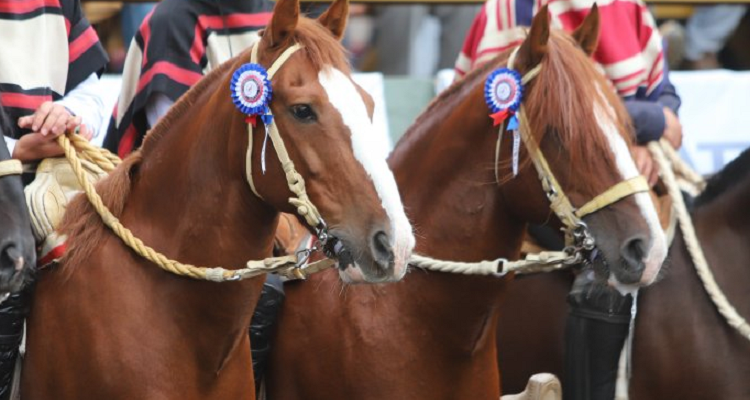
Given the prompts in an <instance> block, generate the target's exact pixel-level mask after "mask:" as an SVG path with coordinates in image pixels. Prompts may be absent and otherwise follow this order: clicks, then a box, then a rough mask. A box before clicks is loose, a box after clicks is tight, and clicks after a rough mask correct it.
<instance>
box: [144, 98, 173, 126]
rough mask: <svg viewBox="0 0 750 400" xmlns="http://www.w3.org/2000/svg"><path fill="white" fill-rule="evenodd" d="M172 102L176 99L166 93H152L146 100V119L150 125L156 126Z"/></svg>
mask: <svg viewBox="0 0 750 400" xmlns="http://www.w3.org/2000/svg"><path fill="white" fill-rule="evenodd" d="M172 104H174V101H172V99H170V98H169V97H167V95H165V94H164V93H159V92H157V93H154V94H152V95H151V96H150V97H149V98H148V102H146V120H147V121H148V126H150V127H152V128H153V127H154V126H156V123H157V122H159V120H160V119H161V117H163V116H164V114H166V113H167V111H169V108H170V107H172Z"/></svg>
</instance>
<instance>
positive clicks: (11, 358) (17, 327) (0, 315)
mask: <svg viewBox="0 0 750 400" xmlns="http://www.w3.org/2000/svg"><path fill="white" fill-rule="evenodd" d="M30 296H31V288H26V289H24V290H23V291H22V292H20V293H16V294H14V295H11V296H10V297H8V299H7V300H5V301H4V302H3V303H2V304H0V400H8V399H9V398H10V391H11V383H12V381H13V372H14V371H15V367H16V359H17V358H18V351H19V348H18V347H19V346H20V345H21V339H23V323H24V320H25V319H26V316H27V315H28V313H29V298H30Z"/></svg>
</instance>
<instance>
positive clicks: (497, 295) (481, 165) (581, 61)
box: [267, 8, 665, 400]
mask: <svg viewBox="0 0 750 400" xmlns="http://www.w3.org/2000/svg"><path fill="white" fill-rule="evenodd" d="M597 25H598V13H597V12H596V11H592V12H591V13H590V17H589V18H587V19H586V21H585V22H584V23H583V24H582V26H581V27H579V29H578V30H577V31H576V33H575V37H576V39H577V41H578V43H580V44H581V46H583V47H584V48H585V49H586V50H590V49H592V48H593V47H592V45H594V46H595V44H596V40H597V36H598V29H595V28H596V27H597ZM509 53H510V50H509V51H506V52H505V53H503V54H502V55H500V56H498V58H497V59H495V60H494V61H492V62H490V63H489V64H487V65H485V66H484V67H482V68H480V69H478V70H475V71H474V72H472V73H470V74H469V75H467V76H466V77H465V78H464V79H463V80H461V81H459V82H457V83H455V84H454V85H453V86H452V87H451V88H449V89H447V90H446V91H445V92H444V93H443V94H441V95H440V96H439V97H438V98H437V99H436V100H435V101H434V102H433V103H432V104H431V105H430V106H428V108H427V110H426V111H425V112H424V113H423V114H422V116H421V117H420V118H419V119H418V120H417V121H416V123H415V124H414V125H413V126H412V127H411V128H410V129H409V131H408V132H407V133H406V135H405V136H404V137H403V138H402V139H401V140H400V142H399V143H398V145H397V146H396V149H395V150H394V152H393V154H392V155H391V157H390V159H389V163H390V165H391V167H392V169H393V171H394V174H395V175H396V181H397V182H398V184H399V188H400V189H401V194H402V197H403V199H404V204H405V206H406V207H407V210H409V212H410V217H411V218H412V219H413V222H414V224H415V226H416V229H417V233H418V235H417V236H418V242H417V249H418V250H419V252H420V253H421V254H425V255H429V256H431V257H440V258H442V259H446V260H461V261H478V260H487V259H496V258H499V257H505V258H508V259H515V258H517V257H518V256H519V252H520V247H521V241H522V239H523V233H524V230H525V228H526V225H527V223H529V222H543V221H545V220H547V219H548V218H554V217H551V215H550V205H549V202H548V200H547V198H546V196H545V193H544V191H543V190H542V188H541V185H540V183H539V180H538V178H537V172H536V171H535V170H534V168H533V167H530V166H529V164H530V163H529V160H528V154H527V152H526V150H525V149H526V146H523V147H522V151H521V163H520V170H519V173H518V176H516V177H515V178H510V176H512V173H511V169H512V168H511V163H510V162H503V163H502V165H500V166H499V168H500V171H499V172H500V173H501V176H508V178H506V179H502V182H500V184H499V185H498V182H497V181H496V177H495V171H494V169H495V165H494V160H495V140H496V138H497V134H498V131H497V127H493V124H492V120H491V119H490V118H488V116H487V114H488V109H487V106H486V105H485V100H484V86H485V80H486V78H487V76H488V74H489V73H490V71H492V70H494V69H495V68H498V67H501V66H505V65H506V64H507V63H508V57H509ZM540 63H541V72H540V73H539V75H538V76H537V77H536V78H535V79H533V80H531V81H530V82H529V84H528V85H527V86H526V88H525V90H526V91H525V95H524V96H525V100H524V104H525V106H526V107H527V111H528V114H527V115H529V120H530V121H531V130H530V132H531V135H533V139H531V140H534V141H535V142H536V143H538V144H539V146H540V147H541V150H542V152H543V153H544V154H545V155H546V158H547V160H549V163H550V166H551V169H552V171H554V172H555V174H556V175H557V176H558V177H559V181H560V185H561V186H562V187H563V188H564V189H565V191H566V193H569V194H570V197H571V199H572V201H573V203H574V204H577V205H581V204H583V203H584V202H586V201H588V200H589V199H591V198H593V197H594V196H596V195H597V194H598V193H601V192H603V191H604V190H605V189H606V188H608V187H611V186H612V185H613V184H615V183H617V182H620V181H621V180H622V179H623V178H629V177H631V176H635V175H637V173H636V172H635V171H636V169H635V165H634V163H633V160H632V158H631V156H630V154H629V152H628V145H627V143H629V141H630V139H629V137H630V132H629V131H628V130H627V129H625V128H624V127H623V124H622V122H624V121H625V119H624V118H625V117H624V115H625V114H624V111H623V109H622V107H621V106H619V105H615V106H613V107H614V108H609V106H607V105H606V104H616V103H617V97H616V95H615V94H614V93H613V92H612V91H611V90H610V89H609V86H608V85H607V84H606V83H605V81H604V80H603V77H602V76H601V74H600V73H598V72H597V71H596V70H595V68H594V66H593V64H592V63H591V62H590V61H589V60H588V58H587V55H586V54H585V53H584V52H583V51H581V50H580V49H579V48H577V43H576V41H574V40H573V39H571V38H570V37H569V36H567V35H565V34H563V33H561V32H550V28H549V21H548V15H547V12H546V8H545V9H542V11H540V12H539V13H538V14H537V17H535V19H534V21H533V24H532V27H531V30H530V32H529V34H528V37H527V38H526V39H525V41H524V42H523V44H522V45H521V46H520V48H519V49H518V53H517V58H516V63H515V64H514V65H515V68H516V69H517V70H519V72H520V73H521V74H525V73H526V72H527V71H529V70H531V69H532V68H534V67H535V66H537V65H539V64H540ZM511 136H512V135H505V137H504V138H503V142H502V146H501V155H500V158H501V159H503V160H508V159H510V158H511V157H512V156H511V152H512V148H513V144H512V138H511ZM592 172H593V174H592ZM656 218H657V217H656V211H655V209H654V205H653V203H652V202H651V200H650V198H649V197H648V195H647V194H645V193H639V194H636V195H634V196H630V197H626V198H624V199H622V200H621V201H619V202H617V203H615V204H612V205H610V206H609V207H607V208H606V209H605V210H602V211H600V212H597V213H595V214H592V215H590V216H588V217H586V218H585V220H586V223H587V224H588V226H589V227H591V228H592V233H593V235H594V236H595V238H596V241H597V243H598V244H599V245H600V246H601V252H602V253H603V254H604V256H605V257H606V258H607V259H609V260H616V261H617V262H612V263H611V264H610V265H611V266H612V271H611V272H612V274H614V275H615V276H616V277H615V278H613V280H620V279H621V280H620V283H622V284H632V285H635V284H639V283H648V282H649V281H650V280H651V279H652V277H653V276H655V275H654V274H656V272H657V271H658V268H659V267H660V264H661V262H662V261H663V257H664V255H665V254H664V253H660V252H662V251H663V250H664V242H665V240H664V237H663V235H662V234H661V231H654V230H653V229H651V228H650V227H651V226H653V225H652V224H658V221H656ZM558 223H559V222H558ZM634 240H636V241H637V242H636V245H635V246H632V245H628V243H630V244H632V243H633V241H634ZM641 246H643V248H641ZM634 247H636V248H637V250H638V251H637V252H638V254H631V253H628V251H631V250H633V248H634ZM641 250H642V252H641ZM644 259H650V260H652V261H654V263H653V264H650V265H649V266H648V268H646V269H645V271H644V268H643V260H644ZM509 284H511V283H510V281H509V279H507V278H506V279H498V278H495V277H491V276H490V277H488V276H466V275H454V274H447V273H438V272H428V271H423V270H414V271H413V272H411V273H410V274H408V275H407V277H406V278H405V279H404V282H400V283H397V284H392V285H387V286H368V287H363V286H359V287H341V285H340V284H339V283H338V282H337V280H336V279H335V276H334V275H332V274H320V275H317V276H314V277H313V278H312V279H310V281H309V282H305V283H291V284H287V286H286V292H287V298H286V300H285V302H284V305H283V309H282V313H281V319H280V322H279V329H278V332H277V337H276V338H275V341H274V343H275V344H274V349H273V351H272V355H271V362H270V365H269V371H268V375H267V392H268V398H269V399H271V400H287V399H303V398H304V399H307V400H315V399H326V400H338V399H342V400H343V399H347V400H348V399H357V400H367V399H399V400H404V399H430V400H436V399H493V400H496V399H498V396H499V395H500V392H499V384H500V382H499V376H498V374H497V358H496V349H495V341H494V336H495V328H496V325H497V312H496V311H497V308H498V306H499V304H500V303H501V300H502V293H503V292H504V289H505V288H506V287H507V285H509ZM561 301H563V300H561Z"/></svg>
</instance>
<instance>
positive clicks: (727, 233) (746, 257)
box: [690, 173, 750, 318]
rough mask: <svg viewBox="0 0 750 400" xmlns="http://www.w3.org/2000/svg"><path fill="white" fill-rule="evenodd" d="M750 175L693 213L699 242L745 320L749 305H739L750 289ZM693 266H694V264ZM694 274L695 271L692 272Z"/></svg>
mask: <svg viewBox="0 0 750 400" xmlns="http://www.w3.org/2000/svg"><path fill="white" fill-rule="evenodd" d="M748 204H750V173H746V174H744V177H742V178H741V180H740V181H738V182H736V183H735V184H734V185H733V186H732V187H731V188H728V189H726V191H725V192H724V193H722V194H720V195H719V196H718V197H716V198H715V199H713V200H711V201H710V202H709V203H708V204H705V205H702V206H700V207H698V208H696V209H695V210H694V212H693V221H694V224H695V228H696V232H697V235H698V240H699V242H700V244H701V246H702V247H703V250H704V252H705V253H706V257H707V260H708V263H709V266H710V268H711V270H712V271H713V273H714V274H715V275H716V279H717V281H718V283H719V286H720V287H721V288H722V290H724V291H725V293H726V295H727V296H728V297H729V298H730V301H731V302H732V303H734V306H735V307H737V309H738V311H739V312H740V314H741V315H743V316H744V317H745V318H750V304H746V303H747V302H742V301H739V300H740V299H742V298H743V296H744V295H745V293H746V292H747V286H748V285H750V268H748V265H750V250H749V249H748V247H747V243H748V241H750V209H749V208H748V206H747V205H748ZM691 265H692V263H691ZM690 272H691V273H694V271H690Z"/></svg>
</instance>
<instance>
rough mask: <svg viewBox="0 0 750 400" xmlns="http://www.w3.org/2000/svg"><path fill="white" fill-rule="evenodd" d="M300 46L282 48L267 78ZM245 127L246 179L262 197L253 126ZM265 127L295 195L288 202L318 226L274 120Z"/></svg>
mask: <svg viewBox="0 0 750 400" xmlns="http://www.w3.org/2000/svg"><path fill="white" fill-rule="evenodd" d="M258 47H259V46H258V45H257V44H256V45H255V46H253V49H252V50H251V52H250V62H252V63H257V62H258ZM301 48H302V46H301V45H300V44H298V43H295V44H294V45H292V46H290V47H289V48H287V49H286V50H284V52H283V53H281V55H280V56H279V58H277V59H276V61H274V62H273V65H271V68H269V69H268V79H269V80H271V79H273V76H274V75H275V74H276V72H278V70H279V69H280V68H281V66H282V65H284V63H285V62H286V61H287V60H288V59H289V57H291V56H292V54H294V53H295V52H296V51H297V50H299V49H301ZM268 114H269V115H271V116H273V113H272V112H271V108H270V107H269V108H268ZM247 129H248V147H247V153H246V156H245V168H246V175H247V181H248V183H249V184H250V189H252V191H253V193H255V195H257V196H258V197H260V198H261V199H262V197H261V196H260V194H259V193H258V191H257V189H256V188H255V184H254V182H253V170H252V164H253V163H252V153H253V128H252V126H250V125H248V128H247ZM266 129H267V134H268V136H269V138H270V139H271V143H272V144H273V148H274V149H276V155H277V156H278V157H279V161H280V162H281V167H282V168H283V170H284V175H285V176H286V182H287V185H288V186H289V190H290V191H291V192H292V193H293V194H294V195H295V197H290V198H289V203H290V204H292V205H293V206H294V207H296V208H297V213H298V214H299V215H300V216H301V217H303V218H304V219H305V222H307V223H308V224H309V225H310V226H312V227H318V226H319V225H320V224H321V222H322V218H321V217H320V213H319V212H318V209H317V207H315V205H314V204H313V203H312V201H310V198H309V197H308V195H307V191H306V189H305V179H304V178H302V175H300V174H299V173H298V172H297V170H296V169H295V168H294V162H293V161H292V159H291V158H290V157H289V153H288V152H287V150H286V146H285V145H284V140H283V139H282V138H281V135H280V134H279V129H278V128H277V126H276V122H275V121H273V119H272V122H271V123H270V124H269V125H268V126H267V127H266Z"/></svg>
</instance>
